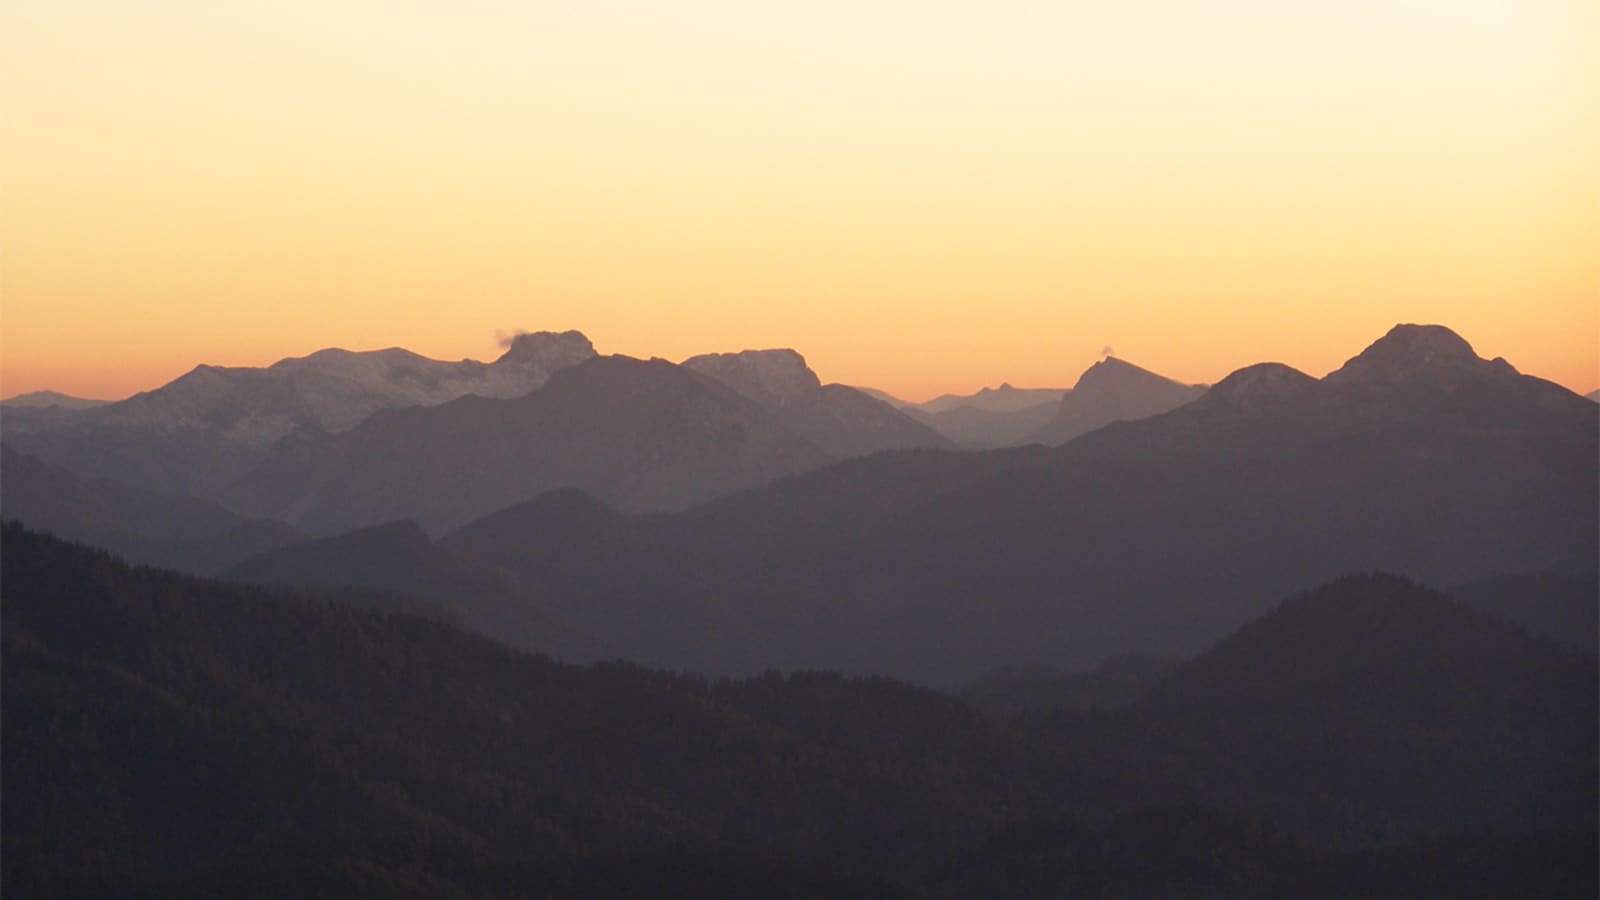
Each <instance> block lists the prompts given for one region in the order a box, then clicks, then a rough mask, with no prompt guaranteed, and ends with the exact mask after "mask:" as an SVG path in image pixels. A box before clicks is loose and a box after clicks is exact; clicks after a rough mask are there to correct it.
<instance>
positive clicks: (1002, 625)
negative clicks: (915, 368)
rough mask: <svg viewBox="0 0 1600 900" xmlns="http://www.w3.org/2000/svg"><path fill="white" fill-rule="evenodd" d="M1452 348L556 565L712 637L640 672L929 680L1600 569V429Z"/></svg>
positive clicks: (751, 512) (898, 473) (575, 591)
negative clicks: (1373, 588)
mask: <svg viewBox="0 0 1600 900" xmlns="http://www.w3.org/2000/svg"><path fill="white" fill-rule="evenodd" d="M1440 332H1443V329H1431V328H1420V327H1418V326H1399V327H1397V328H1396V329H1395V330H1394V331H1392V332H1391V333H1390V334H1389V335H1387V336H1385V337H1384V338H1383V339H1382V340H1380V341H1378V342H1377V343H1376V344H1374V345H1373V347H1372V348H1369V350H1368V351H1366V352H1365V353H1363V354H1362V355H1361V356H1358V357H1357V358H1355V359H1354V360H1352V362H1351V364H1349V365H1347V366H1346V367H1345V368H1343V369H1341V370H1340V372H1339V373H1335V374H1334V375H1330V376H1329V377H1328V378H1326V379H1322V380H1317V379H1313V378H1310V377H1309V376H1306V375H1303V374H1301V373H1298V372H1295V371H1294V370H1292V369H1289V368H1288V367H1284V366H1279V365H1275V364H1264V365H1260V366H1252V367H1249V368H1246V369H1243V370H1240V371H1239V372H1236V373H1234V374H1233V375H1231V376H1229V377H1228V378H1227V379H1224V380H1223V381H1222V382H1221V383H1219V384H1218V385H1217V386H1216V387H1214V388H1213V389H1212V390H1211V391H1210V392H1208V393H1207V394H1206V396H1205V397H1204V398H1202V399H1201V400H1199V401H1196V402H1193V403H1190V404H1188V405H1186V406H1183V407H1181V408H1179V409H1176V410H1173V411H1171V412H1168V413H1166V414H1163V415H1157V416H1153V417H1151V418H1147V419H1143V420H1140V421H1136V422H1122V423H1118V424H1115V425H1113V426H1110V427H1107V428H1104V429H1101V430H1099V431H1096V432H1093V433H1091V434H1089V435H1084V436H1082V437H1080V438H1079V439H1077V440H1075V441H1073V442H1071V443H1069V444H1067V445H1066V446H1064V447H1062V448H1059V449H1057V450H1053V451H1051V450H1045V449H1043V448H1032V449H1025V450H1017V451H995V452H991V453H985V454H975V455H952V454H940V453H930V452H926V451H924V452H920V453H899V454H886V455H881V456H876V457H869V458H866V459H861V460H857V461H854V462H851V463H846V464H843V465H840V466H833V467H829V468H826V469H822V470H820V471H818V472H814V473H811V474H807V475H801V476H799V477H796V478H791V479H785V480H783V481H780V482H778V483H775V484H771V485H767V486H763V487H758V488H754V489H752V490H750V491H746V492H742V493H739V494H737V495H734V496H732V497H729V498H726V499H724V500H721V501H718V502H715V503H712V504H709V505H706V506H704V507H701V508H698V509H694V510H690V511H687V512H684V513H680V514H676V515H672V516H656V517H646V518H636V519H632V520H630V521H629V522H628V523H627V525H626V531H627V533H628V534H629V538H628V540H627V541H616V542H611V541H596V542H594V543H595V545H596V546H602V545H603V546H604V548H605V549H604V550H596V551H595V554H596V555H594V556H593V557H592V558H587V559H586V558H585V554H584V550H583V547H582V546H568V545H567V544H566V543H559V544H557V546H560V547H562V551H561V553H560V554H559V556H560V559H559V560H558V561H555V562H552V565H554V566H558V567H559V568H560V570H562V571H564V572H566V573H568V574H567V575H565V576H563V577H564V578H565V579H566V581H565V582H564V583H565V584H568V585H569V589H568V591H567V592H566V599H565V600H564V601H563V602H565V603H567V604H570V605H572V606H575V607H583V606H584V605H585V604H586V602H588V601H587V600H586V598H585V591H584V585H585V583H586V578H588V577H590V576H592V577H594V584H595V585H596V587H595V588H594V590H593V592H592V593H593V594H594V596H595V597H596V599H595V601H594V602H595V603H596V606H597V608H606V607H607V604H608V603H610V602H612V601H607V600H603V597H604V595H606V594H607V592H608V591H610V590H611V588H610V587H609V582H608V581H607V580H606V579H604V578H601V577H599V575H598V574H596V573H601V572H604V571H609V570H626V571H629V572H630V573H637V580H635V581H634V582H633V583H631V584H629V585H628V587H627V592H628V594H629V595H630V596H632V597H635V598H638V599H636V600H635V601H633V602H639V603H649V604H651V605H652V606H654V607H655V608H656V609H658V610H659V612H658V616H659V617H660V618H663V619H672V620H673V621H674V622H675V623H676V626H675V628H676V631H677V632H692V633H693V634H695V635H696V639H695V640H694V641H692V642H686V643H683V644H675V643H674V642H673V641H672V640H668V639H666V638H665V637H663V636H659V635H658V636H656V638H655V639H647V638H645V637H643V636H640V638H639V640H637V641H631V640H625V641H623V642H622V643H621V644H620V645H619V650H620V651H621V652H624V653H625V654H627V655H629V656H633V657H635V658H639V659H645V660H650V661H652V662H657V663H661V664H666V665H673V666H682V667H688V668H695V669H701V670H709V671H724V670H729V669H731V670H735V671H737V670H739V669H740V668H741V666H742V661H744V660H747V659H750V658H751V657H752V656H759V657H760V658H761V659H762V660H763V661H764V662H765V663H766V664H783V665H799V666H819V667H838V668H844V669H848V670H857V671H860V670H866V671H882V672H889V673H894V674H897V675H900V676H903V677H909V678H915V679H921V680H929V681H934V682H938V683H946V682H947V681H949V680H951V679H966V678H970V677H972V676H975V675H977V674H978V673H980V672H982V671H986V670H989V669H992V668H995V667H998V666H1003V665H1011V664H1017V663H1021V662H1036V663H1043V664H1049V665H1055V666H1063V667H1067V668H1082V667H1086V666H1090V665H1093V664H1095V663H1096V662H1097V661H1099V660H1101V659H1104V658H1106V657H1110V656H1113V655H1116V654H1119V653H1127V652H1139V653H1148V654H1154V655H1157V656H1165V657H1175V656H1183V655H1186V654H1188V653H1192V652H1195V651H1196V650H1198V649H1199V648H1201V647H1203V646H1205V644H1206V643H1208V642H1209V641H1211V640H1213V639H1215V638H1216V637H1218V636H1220V635H1221V634H1223V633H1224V632H1226V631H1227V630H1228V629H1230V628H1232V627H1235V626H1237V625H1239V624H1241V623H1242V622H1244V621H1246V620H1247V619H1249V618H1250V617H1251V616H1253V615H1255V614H1257V613H1259V612H1260V611H1261V610H1263V609H1265V608H1266V606H1267V604H1269V603H1270V602H1272V600H1273V598H1275V597H1279V596H1282V595H1284V594H1286V593H1288V592H1290V591H1292V590H1294V587H1295V584H1296V583H1299V582H1302V581H1304V580H1305V579H1308V578H1309V579H1312V580H1316V579H1326V578H1332V577H1335V576H1337V575H1338V574H1340V573H1342V572H1349V571H1356V570H1363V569H1377V568H1382V569H1388V570H1392V571H1397V572H1401V573H1404V574H1406V575H1409V576H1412V577H1415V578H1420V579H1422V580H1424V581H1426V582H1429V583H1434V584H1455V583H1461V582H1465V581H1470V580H1474V579H1478V578H1482V577H1487V576H1491V575H1497V574H1502V573H1508V572H1562V571H1565V572H1576V573H1585V572H1591V571H1592V568H1593V559H1594V549H1593V548H1594V546H1595V545H1596V542H1597V540H1600V526H1597V522H1596V510H1595V506H1594V504H1593V502H1592V501H1593V497H1594V496H1595V495H1596V491H1597V484H1596V480H1597V478H1596V468H1597V466H1596V459H1597V458H1600V449H1597V446H1596V443H1597V433H1600V422H1597V410H1596V407H1595V406H1594V405H1593V404H1590V403H1588V402H1587V401H1584V400H1583V399H1582V398H1581V397H1578V396H1577V395H1575V394H1572V393H1571V392H1569V391H1566V390H1565V389H1563V388H1560V387H1559V386H1556V385H1553V384H1551V383H1549V382H1545V381H1542V380H1540V379H1537V378H1531V377H1528V376H1524V375H1520V374H1517V373H1516V372H1515V370H1513V369H1511V367H1510V366H1509V365H1508V364H1506V363H1504V362H1503V361H1488V360H1482V359H1479V358H1478V357H1477V356H1476V355H1475V354H1473V353H1472V352H1471V350H1470V348H1468V347H1466V346H1465V343H1464V342H1461V341H1460V340H1459V338H1455V339H1454V340H1451V339H1450V338H1453V337H1454V336H1453V335H1449V334H1448V332H1444V333H1443V334H1441V333H1440ZM1441 348H1443V349H1444V350H1445V351H1448V352H1441ZM1380 363H1381V364H1380ZM558 532H559V525H557V524H554V523H548V524H546V525H544V526H543V527H542V528H541V529H540V530H539V531H537V532H529V533H519V532H518V531H517V530H516V529H515V528H512V529H509V530H508V531H506V532H505V533H503V534H501V535H499V536H498V537H497V538H496V541H497V546H498V547H500V550H499V551H498V552H499V553H500V554H501V556H502V558H508V557H512V556H515V555H516V554H517V553H528V554H533V555H534V556H535V557H537V558H549V557H552V556H554V555H555V554H551V553H547V552H545V551H542V550H540V549H539V547H540V544H541V543H542V542H544V541H546V540H549V539H550V538H548V537H546V536H547V535H552V534H557V533H558ZM519 541H521V542H522V543H521V545H520V549H517V548H518V546H519V545H518V542H519ZM619 554H621V556H620V557H619ZM635 559H637V560H638V562H637V564H635V562H634V560H635ZM662 560H667V561H670V564H669V563H663V562H661V561H662ZM586 573H587V574H586ZM585 624H587V623H585ZM713 636H725V640H723V641H722V643H721V645H720V646H717V642H718V640H719V639H718V638H715V637H713ZM691 643H692V646H691ZM708 644H711V645H713V646H712V647H711V648H709V649H708V647H707V645H708ZM752 647H755V648H759V653H756V652H753V651H752V650H751V648H752Z"/></svg>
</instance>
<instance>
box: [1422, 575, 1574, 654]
mask: <svg viewBox="0 0 1600 900" xmlns="http://www.w3.org/2000/svg"><path fill="white" fill-rule="evenodd" d="M1447 593H1448V594H1449V595H1450V596H1451V598H1452V599H1455V600H1459V601H1460V602H1462V603H1465V604H1466V605H1468V606H1470V607H1472V608H1474V609H1478V610H1482V611H1483V612H1486V613H1489V614H1491V615H1496V616H1499V617H1500V618H1503V619H1507V620H1509V621H1512V622H1516V623H1517V624H1518V625H1521V626H1522V627H1524V628H1526V629H1528V630H1529V631H1531V632H1533V633H1534V634H1537V635H1540V636H1542V637H1547V638H1550V639H1551V640H1554V641H1559V642H1561V643H1563V644H1566V645H1568V646H1570V647H1574V648H1576V649H1579V650H1585V651H1588V652H1589V653H1595V652H1596V651H1597V650H1600V586H1597V585H1596V582H1595V578H1594V577H1593V576H1592V575H1591V576H1589V577H1574V576H1568V575H1555V574H1527V575H1497V576H1495V577H1493V578H1481V579H1479V580H1477V581H1469V582H1467V583H1466V584H1458V585H1456V586H1454V587H1452V588H1450V589H1449V590H1448V591H1447Z"/></svg>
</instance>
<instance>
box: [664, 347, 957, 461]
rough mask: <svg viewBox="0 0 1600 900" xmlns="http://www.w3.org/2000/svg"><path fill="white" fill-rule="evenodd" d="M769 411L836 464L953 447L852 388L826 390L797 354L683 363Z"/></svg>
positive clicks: (710, 357) (720, 356)
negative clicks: (889, 452) (882, 453)
mask: <svg viewBox="0 0 1600 900" xmlns="http://www.w3.org/2000/svg"><path fill="white" fill-rule="evenodd" d="M683 367H684V368H686V369H691V370H693V371H696V372H700V373H702V374H704V375H707V376H709V377H711V378H713V379H715V380H717V381H719V382H721V383H723V384H725V385H727V386H728V387H730V388H733V389H734V390H735V391H737V392H738V393H739V394H741V395H742V396H745V397H748V398H749V399H751V400H754V401H755V402H757V403H759V404H761V405H762V406H764V407H766V408H767V409H769V410H772V412H773V413H774V414H775V415H776V416H777V419H778V421H780V422H782V423H783V425H784V426H785V427H787V428H788V429H790V430H791V431H793V432H794V433H795V434H798V435H799V436H801V437H802V438H805V439H806V440H807V441H810V442H811V443H812V444H815V445H816V446H818V447H820V448H822V449H823V450H824V451H826V452H827V453H829V454H830V455H831V456H833V457H834V458H836V459H849V458H850V457H853V456H865V455H867V454H870V453H878V452H880V451H883V450H907V449H912V448H916V447H938V448H944V447H950V446H951V445H950V442H949V441H947V440H945V438H944V437H943V436H942V435H940V434H939V433H938V432H937V431H935V430H933V429H931V428H929V427H928V426H926V425H924V424H922V423H921V422H919V421H917V420H916V419H914V418H912V417H910V416H908V415H906V414H905V413H903V412H901V411H900V410H899V409H897V408H895V407H894V406H893V405H892V404H888V403H884V402H881V401H879V400H877V399H875V398H873V397H870V396H868V395H867V394H865V393H863V392H861V391H858V390H856V389H855V388H852V387H846V386H844V385H842V384H828V385H825V384H822V382H821V380H820V379H818V378H817V375H816V373H815V372H812V371H811V369H810V368H809V367H808V366H807V365H806V361H805V357H803V356H801V355H800V354H798V353H796V352H795V351H793V350H745V351H743V352H740V353H708V354H705V355H702V356H695V357H691V358H689V359H686V360H684V361H683Z"/></svg>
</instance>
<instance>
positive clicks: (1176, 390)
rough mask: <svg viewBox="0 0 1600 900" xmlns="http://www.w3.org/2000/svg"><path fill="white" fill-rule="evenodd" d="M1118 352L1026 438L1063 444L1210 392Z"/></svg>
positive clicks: (1092, 368) (1092, 370)
mask: <svg viewBox="0 0 1600 900" xmlns="http://www.w3.org/2000/svg"><path fill="white" fill-rule="evenodd" d="M1205 390H1206V389H1205V387H1204V386H1203V385H1189V384H1180V383H1179V382H1176V381H1173V380H1172V379H1170V378H1165V377H1162V376H1160V375H1157V374H1155V373H1154V372H1150V371H1148V370H1145V369H1141V368H1139V367H1138V366H1136V365H1133V364H1132V363H1128V362H1123V361H1122V360H1120V359H1117V358H1116V357H1114V356H1108V357H1106V358H1105V359H1102V360H1101V361H1099V362H1097V363H1095V364H1094V365H1092V366H1090V367H1089V368H1088V369H1087V370H1085V371H1084V373H1083V374H1082V375H1080V376H1079V377H1078V382H1077V384H1074V385H1073V386H1072V390H1070V391H1068V392H1067V393H1066V394H1065V395H1064V396H1062V398H1061V405H1060V407H1059V408H1058V409H1057V410H1056V414H1055V417H1054V418H1052V419H1050V420H1049V421H1048V422H1046V423H1045V425H1044V427H1042V428H1040V429H1039V430H1038V431H1035V432H1033V433H1032V434H1031V435H1029V436H1028V437H1027V438H1026V440H1028V441H1032V442H1037V443H1040V444H1046V445H1048V446H1052V447H1055V446H1059V445H1061V444H1065V443H1066V442H1067V441H1070V440H1072V439H1073V438H1075V437H1077V436H1078V435H1080V434H1087V433H1088V432H1091V431H1094V430H1095V429H1097V428H1103V427H1105V426H1106V425H1109V424H1111V423H1112V422H1116V421H1125V422H1131V421H1133V420H1135V419H1143V418H1145V417H1147V416H1153V415H1156V414H1158V413H1164V412H1166V411H1168V410H1170V409H1175V408H1177V407H1179V406H1182V405H1183V404H1185V403H1188V402H1189V401H1191V400H1193V399H1195V398H1196V397H1199V396H1200V395H1201V394H1204V393H1205Z"/></svg>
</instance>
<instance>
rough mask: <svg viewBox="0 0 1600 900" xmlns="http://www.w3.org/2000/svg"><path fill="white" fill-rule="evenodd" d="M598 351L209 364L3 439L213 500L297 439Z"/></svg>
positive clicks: (507, 391)
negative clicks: (489, 359)
mask: <svg viewBox="0 0 1600 900" xmlns="http://www.w3.org/2000/svg"><path fill="white" fill-rule="evenodd" d="M594 355H595V353H594V347H593V346H592V345H591V344H590V343H589V339H588V338H586V337H584V336H583V335H582V334H580V333H578V332H576V331H568V332H565V333H562V334H553V333H549V332H539V333H534V334H523V335H519V336H518V337H517V338H516V339H515V340H514V341H513V342H512V344H511V346H510V347H509V348H508V349H507V350H506V352H505V354H504V355H502V356H501V357H500V358H499V359H497V360H495V361H494V362H493V363H482V362H478V361H476V360H461V361H460V362H443V361H440V360H435V359H429V358H427V357H424V356H419V355H418V354H415V353H412V352H411V351H409V350H402V349H399V348H390V349H387V350H373V351H367V352H360V353H358V352H352V351H349V350H340V349H328V350H320V351H318V352H316V353H313V354H311V355H309V356H304V357H297V358H291V359H285V360H280V361H279V362H277V363H274V364H273V365H271V366H268V367H266V368H229V367H222V366H207V365H201V366H197V367H195V369H194V370H193V371H191V372H189V373H188V374H186V375H183V376H181V377H179V378H177V379H176V380H174V381H172V382H170V383H169V384H166V385H164V386H163V387H160V388H157V389H156V390H153V391H147V392H145V393H141V394H137V395H135V396H133V397H130V398H128V399H127V400H123V401H121V402H118V403H112V404H108V405H106V406H102V407H98V408H95V409H90V410H85V411H83V412H80V413H77V414H74V415H73V416H71V417H70V418H60V417H57V418H52V419H49V420H45V419H29V420H23V421H20V422H13V421H10V420H8V422H7V433H6V438H7V440H8V441H9V442H11V443H13V444H14V445H16V446H17V447H18V448H19V449H22V450H26V451H29V452H33V453H37V454H38V455H40V456H42V457H44V458H46V459H49V460H51V461H53V462H57V463H60V464H62V465H65V466H67V467H68V468H70V469H72V470H73V471H76V472H80V473H82V474H85V475H91V476H104V477H109V478H115V479H118V480H120V481H125V482H127V483H129V484H132V485H136V486H139V487H144V488H148V489H151V490H159V491H165V492H170V493H176V494H187V495H194V496H212V495H214V494H215V493H216V492H217V491H218V490H220V489H221V487H222V486H224V485H226V484H228V483H229V482H231V481H233V480H234V479H236V478H238V477H240V476H242V475H243V474H244V473H245V472H247V471H249V470H250V469H251V468H252V467H254V466H255V465H257V464H259V463H260V462H261V461H262V460H263V459H264V458H265V457H266V454H267V451H268V449H269V448H270V447H271V446H272V445H273V444H275V443H277V442H278V441H280V440H282V439H284V438H285V437H288V436H289V435H291V434H294V433H296V432H299V431H311V432H315V433H337V432H341V431H346V430H348V429H350V428H353V427H355V426H356V425H357V424H359V423H360V422H362V421H365V420H366V419H367V418H368V417H369V416H371V415H372V414H373V413H375V412H377V411H379V410H383V409H395V408H402V407H408V406H433V405H437V404H440V403H445V402H448V401H450V400H454V399H456V398H458V397H463V396H467V395H469V394H476V395H479V396H485V397H517V396H521V395H523V394H526V393H528V392H529V391H532V390H534V389H535V388H538V387H539V386H541V385H543V384H544V383H545V382H546V381H548V380H549V379H550V376H551V375H553V374H554V373H556V372H558V371H561V370H562V369H564V368H567V367H569V366H572V365H575V364H577V363H579V362H582V361H583V360H585V359H588V358H590V357H592V356H594ZM17 426H20V427H17Z"/></svg>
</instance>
